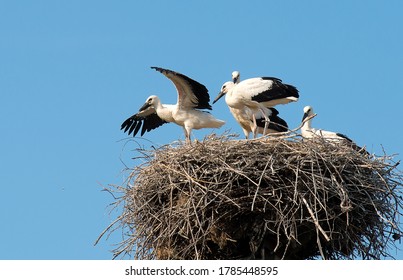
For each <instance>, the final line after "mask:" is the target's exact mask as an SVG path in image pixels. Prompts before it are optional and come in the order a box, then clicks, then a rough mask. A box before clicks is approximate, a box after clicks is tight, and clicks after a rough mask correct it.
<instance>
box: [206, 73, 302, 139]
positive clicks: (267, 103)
mask: <svg viewBox="0 0 403 280" xmlns="http://www.w3.org/2000/svg"><path fill="white" fill-rule="evenodd" d="M224 95H225V102H226V103H227V105H228V107H230V108H232V109H230V110H231V112H232V113H233V115H234V112H237V113H240V114H244V112H245V111H246V112H247V111H248V110H247V109H245V107H246V108H248V109H250V111H252V120H253V123H257V115H256V114H258V113H261V116H262V117H264V120H265V122H266V125H265V126H264V129H263V134H266V129H267V126H268V125H269V122H270V117H269V114H268V112H269V108H271V107H274V106H276V105H278V104H287V103H290V102H295V101H297V100H298V98H299V93H298V90H297V88H296V87H294V86H292V85H288V84H283V83H282V81H281V80H280V79H278V78H274V77H260V78H251V79H246V80H244V81H240V74H239V72H238V71H234V72H233V73H232V81H229V82H226V83H224V85H223V86H222V87H221V91H220V93H219V94H218V96H217V97H216V98H215V100H214V101H213V104H214V103H215V102H217V101H218V100H219V99H220V98H221V97H223V96H224ZM234 117H235V115H234ZM235 118H236V119H237V117H235ZM241 126H242V125H241Z"/></svg>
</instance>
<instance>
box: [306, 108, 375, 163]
mask: <svg viewBox="0 0 403 280" xmlns="http://www.w3.org/2000/svg"><path fill="white" fill-rule="evenodd" d="M313 115H314V112H313V109H312V107H311V106H305V107H304V116H303V117H302V122H303V123H302V127H301V134H302V137H304V138H305V139H312V138H317V137H321V138H323V139H324V140H326V141H329V142H336V143H339V142H341V143H345V144H347V145H349V146H350V147H351V148H353V149H354V150H356V151H358V152H360V153H362V154H365V155H369V153H368V152H367V151H366V150H365V148H362V147H360V146H358V145H357V144H356V143H355V142H354V141H353V140H351V139H350V138H348V137H347V136H346V135H344V134H341V133H337V132H332V131H326V130H322V129H315V128H312V126H311V122H312V119H308V118H309V117H312V116H313Z"/></svg>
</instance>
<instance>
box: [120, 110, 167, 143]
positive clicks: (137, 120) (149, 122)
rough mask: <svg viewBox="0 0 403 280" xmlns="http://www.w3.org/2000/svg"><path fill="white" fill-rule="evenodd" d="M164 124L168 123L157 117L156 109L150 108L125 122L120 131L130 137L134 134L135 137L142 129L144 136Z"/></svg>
mask: <svg viewBox="0 0 403 280" xmlns="http://www.w3.org/2000/svg"><path fill="white" fill-rule="evenodd" d="M164 123H167V122H166V121H164V120H162V119H161V118H160V117H159V116H158V115H157V112H156V111H155V109H154V107H148V108H146V109H144V110H142V111H140V112H138V113H137V114H134V115H133V116H131V117H130V118H128V119H127V120H125V121H124V122H123V123H122V125H121V127H120V129H121V130H123V131H124V132H127V134H128V135H130V134H132V133H133V137H134V136H136V134H137V132H138V131H139V130H140V128H141V136H143V135H144V133H145V132H146V131H147V132H149V131H150V130H152V129H155V128H157V127H159V126H161V125H163V124H164Z"/></svg>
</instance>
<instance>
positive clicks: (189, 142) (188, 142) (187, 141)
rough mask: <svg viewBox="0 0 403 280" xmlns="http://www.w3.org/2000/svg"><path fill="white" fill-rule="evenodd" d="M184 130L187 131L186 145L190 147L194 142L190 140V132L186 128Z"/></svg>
mask: <svg viewBox="0 0 403 280" xmlns="http://www.w3.org/2000/svg"><path fill="white" fill-rule="evenodd" d="M183 130H184V131H185V137H186V144H188V145H190V144H191V143H192V141H191V140H190V130H189V129H187V128H186V127H184V128H183Z"/></svg>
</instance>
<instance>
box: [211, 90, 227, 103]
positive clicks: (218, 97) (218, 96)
mask: <svg viewBox="0 0 403 280" xmlns="http://www.w3.org/2000/svg"><path fill="white" fill-rule="evenodd" d="M224 95H225V92H222V91H220V93H219V94H218V95H217V97H216V98H215V99H214V101H213V104H214V103H216V102H217V101H218V100H219V99H220V98H221V97H223V96H224Z"/></svg>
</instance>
